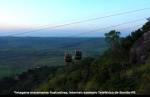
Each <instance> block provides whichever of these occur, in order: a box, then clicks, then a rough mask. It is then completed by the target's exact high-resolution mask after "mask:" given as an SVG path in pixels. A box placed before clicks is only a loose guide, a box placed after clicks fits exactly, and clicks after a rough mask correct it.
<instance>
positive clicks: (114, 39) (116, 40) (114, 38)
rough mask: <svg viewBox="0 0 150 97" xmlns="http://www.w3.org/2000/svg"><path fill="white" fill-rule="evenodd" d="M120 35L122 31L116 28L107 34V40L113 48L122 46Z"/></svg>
mask: <svg viewBox="0 0 150 97" xmlns="http://www.w3.org/2000/svg"><path fill="white" fill-rule="evenodd" d="M120 35H121V33H120V32H118V31H115V30H112V31H110V32H109V33H106V34H105V39H106V42H107V43H108V44H109V46H110V47H111V49H113V50H115V49H117V48H118V47H119V46H120V42H121V38H120Z"/></svg>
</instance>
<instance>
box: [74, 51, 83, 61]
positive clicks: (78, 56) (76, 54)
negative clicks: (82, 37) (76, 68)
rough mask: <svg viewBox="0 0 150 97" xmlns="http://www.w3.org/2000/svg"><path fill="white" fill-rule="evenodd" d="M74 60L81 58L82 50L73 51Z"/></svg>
mask: <svg viewBox="0 0 150 97" xmlns="http://www.w3.org/2000/svg"><path fill="white" fill-rule="evenodd" d="M74 59H75V60H81V59H82V51H80V50H76V51H75V58H74Z"/></svg>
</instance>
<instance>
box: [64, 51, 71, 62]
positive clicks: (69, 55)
mask: <svg viewBox="0 0 150 97" xmlns="http://www.w3.org/2000/svg"><path fill="white" fill-rule="evenodd" d="M64 61H65V62H66V63H71V62H72V55H71V54H68V53H65V56H64Z"/></svg>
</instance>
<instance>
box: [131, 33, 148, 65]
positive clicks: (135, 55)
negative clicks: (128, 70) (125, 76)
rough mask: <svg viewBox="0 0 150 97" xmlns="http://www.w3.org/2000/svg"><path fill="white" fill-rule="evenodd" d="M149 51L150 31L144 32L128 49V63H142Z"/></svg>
mask: <svg viewBox="0 0 150 97" xmlns="http://www.w3.org/2000/svg"><path fill="white" fill-rule="evenodd" d="M149 52H150V31H149V32H147V33H144V35H143V36H142V37H140V38H139V39H138V40H137V41H136V42H135V44H134V45H133V46H132V48H131V51H130V63H131V64H144V63H145V62H146V59H147V57H148V56H149Z"/></svg>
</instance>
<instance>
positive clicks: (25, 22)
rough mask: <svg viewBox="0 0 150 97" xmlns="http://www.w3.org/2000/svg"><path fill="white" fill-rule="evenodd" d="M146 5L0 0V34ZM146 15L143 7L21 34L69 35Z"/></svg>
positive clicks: (105, 0) (149, 2)
mask: <svg viewBox="0 0 150 97" xmlns="http://www.w3.org/2000/svg"><path fill="white" fill-rule="evenodd" d="M147 7H150V0H0V35H1V36H2V35H9V34H13V33H19V32H23V31H25V30H27V31H28V30H30V29H34V28H37V29H38V27H39V26H42V25H47V24H48V25H49V26H55V25H59V24H64V23H69V22H72V21H78V20H85V19H89V18H95V17H100V16H106V15H111V14H115V13H119V12H125V11H130V10H136V9H142V8H147ZM149 16H150V10H144V11H141V12H136V13H132V14H128V15H123V16H116V17H111V18H107V19H101V20H97V21H92V22H88V23H82V24H78V25H72V26H67V27H62V28H59V29H53V30H52V29H46V30H42V31H39V32H34V33H29V34H24V35H21V36H65V35H73V34H77V33H81V32H83V31H84V32H86V31H90V30H94V29H97V28H103V27H107V26H111V25H117V24H120V23H123V22H128V21H132V20H136V19H140V18H145V17H149ZM145 22H146V20H143V21H139V22H136V23H132V24H128V25H124V26H121V27H118V28H110V30H111V29H118V30H122V31H123V32H129V31H131V30H134V29H136V28H137V27H139V26H140V25H142V24H144V23H145ZM107 30H109V29H107ZM104 32H106V31H99V32H95V33H94V32H93V33H91V34H88V33H87V35H88V36H97V35H99V36H102V35H103V34H104ZM125 34H127V33H124V35H125ZM81 36H82V35H81Z"/></svg>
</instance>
